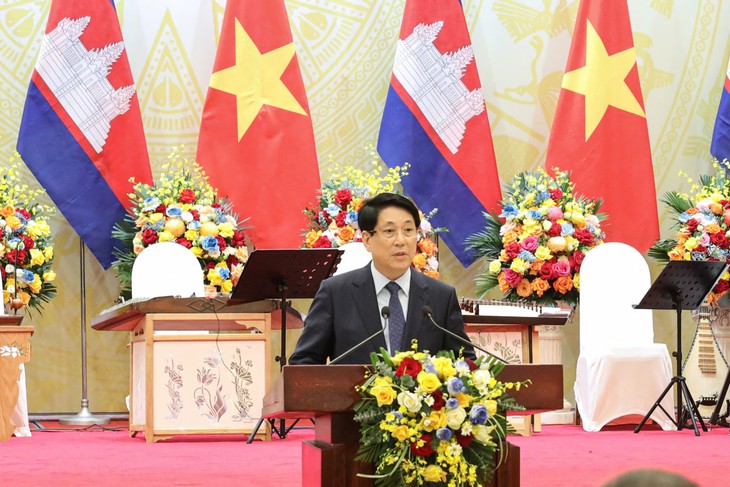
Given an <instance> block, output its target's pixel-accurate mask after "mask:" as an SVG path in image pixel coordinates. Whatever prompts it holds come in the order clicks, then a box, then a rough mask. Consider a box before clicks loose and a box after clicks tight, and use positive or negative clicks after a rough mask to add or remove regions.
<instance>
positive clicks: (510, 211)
mask: <svg viewBox="0 0 730 487" xmlns="http://www.w3.org/2000/svg"><path fill="white" fill-rule="evenodd" d="M519 214H520V210H518V209H517V207H516V206H515V205H504V208H502V213H500V214H499V216H500V218H505V219H507V221H510V220H513V219H514V218H516V217H517V215H519Z"/></svg>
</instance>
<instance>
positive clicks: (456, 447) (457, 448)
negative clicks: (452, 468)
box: [448, 442, 462, 457]
mask: <svg viewBox="0 0 730 487" xmlns="http://www.w3.org/2000/svg"><path fill="white" fill-rule="evenodd" d="M448 452H449V454H450V455H451V456H452V457H460V456H461V452H462V449H461V445H460V444H458V443H456V442H452V443H451V444H450V445H449V447H448Z"/></svg>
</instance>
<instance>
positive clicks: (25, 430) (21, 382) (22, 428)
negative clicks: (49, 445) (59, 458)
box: [0, 276, 31, 437]
mask: <svg viewBox="0 0 730 487" xmlns="http://www.w3.org/2000/svg"><path fill="white" fill-rule="evenodd" d="M2 289H4V288H3V279H2V276H0V290H2ZM4 314H5V305H4V304H3V303H2V301H0V315H4ZM10 422H11V423H12V424H13V426H15V430H14V431H13V434H14V435H15V436H16V437H21V436H31V434H30V422H29V421H28V392H27V388H26V386H25V364H20V377H19V378H18V402H17V403H16V404H15V409H13V412H12V413H11V414H10Z"/></svg>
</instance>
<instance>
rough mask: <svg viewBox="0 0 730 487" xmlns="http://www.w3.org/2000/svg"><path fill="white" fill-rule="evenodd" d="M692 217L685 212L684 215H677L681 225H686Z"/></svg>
mask: <svg viewBox="0 0 730 487" xmlns="http://www.w3.org/2000/svg"><path fill="white" fill-rule="evenodd" d="M693 216H694V215H690V214H689V213H687V212H686V211H685V212H684V213H682V214H681V215H679V217H678V219H679V221H680V222H682V223H687V222H688V221H690V220H691V219H692V217H693Z"/></svg>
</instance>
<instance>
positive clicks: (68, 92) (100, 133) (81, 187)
mask: <svg viewBox="0 0 730 487" xmlns="http://www.w3.org/2000/svg"><path fill="white" fill-rule="evenodd" d="M18 152H19V153H20V154H21V156H22V157H23V160H24V161H25V163H26V164H27V165H28V167H29V168H30V170H31V171H32V172H33V174H34V175H35V177H36V178H37V179H38V181H39V182H40V183H41V185H42V186H43V187H44V188H45V189H46V191H47V192H48V195H49V196H50V197H51V198H52V199H53V201H54V202H55V203H56V205H57V206H58V208H59V209H60V210H61V213H63V215H64V216H65V217H66V219H67V220H68V222H69V223H70V224H71V226H73V228H74V230H76V232H77V233H78V234H79V236H80V237H81V239H82V240H83V242H84V243H85V244H86V246H87V247H88V248H89V250H90V251H91V252H92V253H93V254H94V256H95V257H96V258H97V260H98V261H99V263H101V265H102V266H103V267H104V268H105V269H106V268H108V267H109V266H110V265H111V263H112V260H113V256H112V250H113V248H114V246H115V244H116V241H115V240H113V239H112V236H111V231H112V227H113V226H114V223H115V222H117V221H119V220H121V219H122V218H123V217H124V213H125V208H126V207H127V206H128V204H129V196H128V194H129V193H130V191H131V189H132V184H131V183H130V181H129V179H130V177H134V178H135V179H136V181H142V182H146V183H149V182H151V181H152V173H151V170H150V163H149V156H148V154H147V145H146V142H145V138H144V129H143V127H142V117H141V114H140V110H139V103H138V101H137V97H136V96H135V88H134V80H133V79H132V72H131V70H130V68H129V62H128V60H127V55H126V52H125V49H124V42H123V41H122V32H121V29H120V27H119V20H118V18H117V14H116V11H115V10H114V4H113V3H112V2H111V1H110V0H85V1H83V2H78V1H72V0H54V1H53V3H52V4H51V10H50V13H49V16H48V24H47V25H46V33H45V36H44V38H43V43H42V45H41V49H40V53H39V55H38V61H37V63H36V68H35V71H34V72H33V75H32V78H31V81H30V86H29V87H28V97H27V99H26V101H25V108H24V110H23V118H22V120H21V123H20V133H19V135H18Z"/></svg>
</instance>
